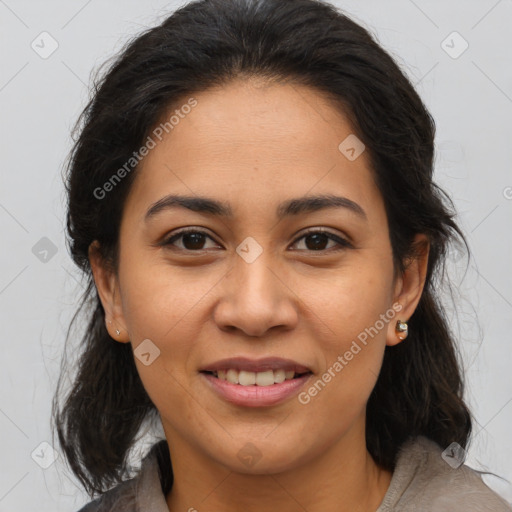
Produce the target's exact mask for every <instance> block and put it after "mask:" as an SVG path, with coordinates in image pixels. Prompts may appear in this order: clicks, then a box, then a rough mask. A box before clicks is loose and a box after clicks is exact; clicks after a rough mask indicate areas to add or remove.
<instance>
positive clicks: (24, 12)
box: [0, 0, 512, 512]
mask: <svg viewBox="0 0 512 512" xmlns="http://www.w3.org/2000/svg"><path fill="white" fill-rule="evenodd" d="M383 4H384V2H382V1H377V0H376V1H365V2H358V1H355V0H351V1H339V2H336V5H338V6H340V7H341V8H343V9H345V10H346V12H347V13H348V14H349V15H350V16H352V17H353V18H354V19H355V20H356V21H358V22H359V23H361V24H363V26H365V27H366V28H369V29H370V31H371V32H372V33H373V34H374V35H376V36H377V38H378V40H379V41H380V42H381V44H382V45H383V46H384V47H385V48H386V49H387V50H388V51H389V52H391V54H392V55H393V56H394V57H395V58H396V59H397V60H398V62H399V63H400V65H401V67H402V69H403V70H404V71H405V72H406V73H407V74H408V76H409V77H410V78H411V80H412V82H413V83H414V84H416V86H417V90H418V91H419V93H420V95H421V96H422V98H423V99H424V101H425V103H426V104H427V106H428V108H429V109H430V111H431V112H432V115H433V116H434V118H435V120H436V123H437V139H436V141H437V157H436V176H437V180H438V182H439V183H440V184H441V185H442V186H444V187H445V188H446V189H447V190H448V191H449V193H450V194H451V195H452V197H453V199H454V201H455V203H456V206H457V208H458V211H459V213H460V217H459V221H460V223H461V225H462V227H463V228H464V230H465V232H466V234H467V237H468V240H469V243H470V245H471V248H472V251H473V255H474V260H473V261H472V262H471V264H470V266H469V269H468V271H467V273H466V274H465V275H464V267H465V265H464V260H460V259H459V256H458V255H457V253H454V254H453V255H452V256H453V258H452V261H451V263H450V275H451V277H452V280H453V282H454V286H455V292H456V297H457V298H458V300H459V305H460V307H459V310H458V313H457V314H455V312H453V311H452V309H449V315H450V318H451V319H452V321H453V327H454V329H455V331H456V332H457V333H458V335H459V338H460V341H461V350H462V353H463V355H464V360H465V367H466V372H467V379H468V395H467V396H468V400H469V403H470V404H471V406H472V407H473V410H474V414H475V417H476V423H475V435H474V439H473V444H472V447H471V449H470V451H469V453H468V459H467V461H468V464H470V465H471V466H473V467H476V468H483V469H488V470H491V471H493V472H494V473H496V474H498V475H501V476H502V477H503V478H505V479H507V480H508V481H512V464H511V462H510V461H511V460H512V441H511V439H510V426H511V424H512V421H511V420H512V386H511V377H510V375H511V366H512V365H511V363H512V351H511V345H512V337H511V334H510V333H511V330H512V271H511V268H510V262H511V258H510V254H511V253H512V229H511V221H512V172H511V162H512V144H511V140H510V139H511V132H512V130H511V128H510V119H511V116H512V66H511V56H510V48H511V47H512V31H511V30H510V27H511V26H512V2H511V1H510V0H500V1H496V0H485V1H484V0H481V1H467V0H465V1H462V0H460V1H440V0H439V1H432V2H425V1H423V2H419V0H418V1H416V2H414V1H412V0H393V1H387V2H385V6H384V5H383ZM178 5H181V3H180V4H178V3H176V2H164V1H156V0H154V1H146V2H137V1H134V0H130V1H126V0H125V1H122V2H121V1H120V0H116V1H110V2H108V3H107V2H105V1H100V0H89V1H86V0H68V1H63V0H61V1H56V0H52V1H45V2H36V1H35V0H32V1H28V0H25V1H23V0H6V1H3V0H0V51H1V62H0V70H1V72H0V73H1V74H0V108H1V118H0V119H1V121H0V129H1V133H0V138H1V141H2V146H1V147H2V159H1V166H0V167H1V171H0V172H1V186H0V225H1V236H2V241H1V244H2V251H1V256H0V257H1V260H0V262H1V266H0V268H1V270H0V311H1V315H2V317H1V327H2V341H1V347H2V358H1V362H2V370H1V372H0V386H1V389H2V395H1V402H0V433H1V437H0V453H1V462H2V464H1V466H0V472H1V479H0V512H5V511H12V510H29V509H30V510H35V509H36V508H37V510H39V511H42V512H44V511H52V512H57V511H74V510H77V509H78V508H79V507H80V506H81V505H82V504H83V503H85V502H86V501H88V499H87V497H86V496H85V495H84V493H83V492H81V491H80V490H79V488H78V487H77V485H76V481H75V480H74V479H73V477H72V476H71V474H70V472H69V470H67V469H66V466H65V465H64V464H63V457H62V456H60V457H57V460H56V462H55V463H53V464H51V465H50V466H49V467H48V468H47V469H43V468H42V467H40V465H41V464H43V465H46V464H50V463H51V460H52V459H51V455H52V453H53V452H52V448H51V447H50V446H48V445H44V444H43V445H41V443H44V442H47V443H50V444H51V443H52V437H51V433H50V423H49V418H50V405H51V397H52V393H53V390H54V388H55V385H56V380H57V376H58V371H59V364H60V358H61V354H62V351H63V342H64V336H65V331H66V328H67V325H68V323H69V320H70V319H71V315H72V314H73V312H74V310H75V308H76V306H77V302H78V298H79V295H80V293H81V291H82V288H81V286H82V285H81V284H80V277H79V275H78V274H77V273H76V271H75V269H74V268H73V264H72V262H71V260H70V258H69V256H68V255H67V251H66V246H65V241H64V234H63V227H64V224H63V215H64V204H65V201H64V192H63V186H62V179H61V172H62V168H63V162H64V159H65V157H66V156H67V154H68V151H69V149H70V147H71V138H70V130H71V127H72V125H73V123H74V121H75V120H76V118H77V116H78V114H79V113H80V111H81V109H82V108H83V106H84V105H85V102H86V100H87V98H88V84H89V77H90V73H91V71H92V70H95V69H96V68H97V67H98V65H99V64H101V63H102V62H103V61H104V60H105V59H106V58H108V57H110V56H111V55H113V54H114V53H115V52H116V51H118V50H119V49H120V48H121V45H122V44H123V43H124V42H125V41H127V40H128V38H130V37H131V36H132V35H134V34H136V33H138V32H140V31H141V30H143V29H145V28H147V27H150V26H154V25H155V24H156V23H157V22H159V20H161V19H163V17H164V16H165V15H166V14H167V13H169V12H170V11H172V10H173V9H174V8H175V7H176V6H178ZM44 31H46V32H48V33H49V34H50V35H51V38H53V39H54V40H55V41H56V42H57V43H58V48H57V49H56V51H55V52H54V53H53V54H51V55H50V56H48V57H47V58H42V57H41V56H40V54H41V53H42V52H43V51H49V50H50V49H51V44H55V43H52V39H51V38H50V37H49V36H40V34H41V33H42V32H44ZM454 31H456V32H458V33H459V34H460V36H458V35H450V34H452V32H454ZM447 38H448V39H447ZM41 39H43V42H41ZM33 41H35V42H34V46H36V45H38V46H36V48H37V49H38V51H39V53H36V51H35V50H34V49H33V48H32V47H31V44H32V42H33ZM443 41H445V43H443ZM464 41H467V44H468V45H469V46H468V48H467V49H466V50H465V51H464V52H463V53H461V54H460V55H459V53H460V52H461V50H462V49H463V48H464V46H465V43H464ZM43 46H44V48H43ZM43 237H46V238H47V239H49V240H50V241H51V242H48V240H43V241H41V239H42V238H43ZM34 247H35V248H34ZM45 250H47V251H48V252H47V253H45V252H44V251H45ZM52 250H53V252H55V251H56V253H55V254H53V252H52ZM463 278H464V279H463ZM462 279H463V280H462ZM461 281H462V282H461ZM476 317H478V319H479V321H478V323H477V321H476ZM56 449H57V451H58V447H56ZM34 450H35V451H34ZM31 454H33V457H32V456H31ZM486 481H487V482H488V484H489V485H491V486H492V487H493V488H495V489H496V490H498V491H499V492H500V493H501V494H502V495H504V496H505V497H506V498H507V499H508V500H509V501H511V502H512V487H511V485H510V484H509V483H507V482H506V481H503V480H500V479H498V478H496V477H486Z"/></svg>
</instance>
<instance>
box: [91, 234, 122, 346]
mask: <svg viewBox="0 0 512 512" xmlns="http://www.w3.org/2000/svg"><path fill="white" fill-rule="evenodd" d="M88 254H89V263H90V265H91V270H92V274H93V277H94V283H95V285H96V290H97V291H98V296H99V298H100V301H101V305H102V306H103V310H104V311H105V327H106V329H107V331H108V333H109V334H110V337H111V338H113V339H114V340H116V341H119V342H121V343H128V342H129V341H130V339H129V336H128V331H127V330H126V325H125V321H124V316H123V311H122V304H121V300H120V293H119V286H118V280H117V276H116V275H115V272H114V271H113V270H112V269H111V268H110V267H109V266H108V264H107V263H106V262H105V260H104V258H103V256H102V254H101V249H100V245H99V242H98V241H97V240H95V241H94V242H92V243H91V245H90V246H89V251H88Z"/></svg>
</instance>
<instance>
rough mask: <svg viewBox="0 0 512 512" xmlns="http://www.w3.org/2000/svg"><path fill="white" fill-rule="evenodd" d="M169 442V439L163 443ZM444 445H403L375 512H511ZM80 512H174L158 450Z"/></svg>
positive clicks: (419, 441) (420, 440)
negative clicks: (452, 461)
mask: <svg viewBox="0 0 512 512" xmlns="http://www.w3.org/2000/svg"><path fill="white" fill-rule="evenodd" d="M161 442H165V441H161ZM441 453H442V451H441V449H440V448H439V446H438V445H437V444H436V443H434V442H432V441H430V440H428V439H426V438H425V437H418V438H416V439H414V440H412V441H409V442H407V443H406V444H404V446H403V447H402V449H401V451H400V453H399V456H398V459H397V464H396V467H395V471H394V472H393V476H392V479H391V483H390V486H389V488H388V491H387V492H386V495H385V496H384V499H383V500H382V503H381V504H380V506H379V508H378V509H377V510H376V511H375V512H412V511H413V512H487V511H489V512H512V507H511V505H509V504H507V503H506V502H505V501H504V500H503V499H502V498H500V497H499V496H498V495H497V494H496V493H494V492H493V491H492V490H491V489H489V487H487V486H486V485H485V483H484V482H483V480H482V479H481V477H480V475H479V474H478V473H477V472H476V471H474V470H472V469H470V468H469V467H467V466H465V465H462V466H459V467H458V468H456V469H455V468H454V467H452V465H453V466H455V465H456V464H452V465H450V464H448V462H446V461H445V460H444V459H443V457H442V456H441ZM79 512H169V509H168V508H167V504H166V502H165V496H164V493H163V491H162V484H161V481H160V476H159V467H158V461H157V458H156V455H155V453H154V450H151V451H150V452H149V454H148V455H147V456H146V457H145V458H144V459H143V461H142V466H141V470H140V472H139V474H138V475H137V476H136V477H135V478H132V479H131V480H127V481H125V482H123V483H122V484H120V485H118V486H117V487H115V488H114V489H111V490H110V491H108V492H106V493H105V494H103V495H102V496H100V497H99V498H97V499H96V500H94V501H92V502H90V503H89V504H87V505H86V506H85V507H84V508H82V509H80V511H79Z"/></svg>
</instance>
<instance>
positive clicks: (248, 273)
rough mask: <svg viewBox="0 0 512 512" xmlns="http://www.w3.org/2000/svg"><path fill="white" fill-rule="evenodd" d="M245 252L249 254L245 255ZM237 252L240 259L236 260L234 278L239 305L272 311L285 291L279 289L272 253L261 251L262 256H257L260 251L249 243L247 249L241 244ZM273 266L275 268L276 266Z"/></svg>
mask: <svg viewBox="0 0 512 512" xmlns="http://www.w3.org/2000/svg"><path fill="white" fill-rule="evenodd" d="M247 247H248V250H247ZM244 250H247V252H246V253H244V252H243V251H244ZM237 252H238V253H239V258H237V259H236V260H235V266H234V269H233V276H232V279H233V283H234V288H233V289H234V291H235V294H236V300H237V304H239V305H240V306H244V307H250V306H251V305H252V306H254V307H258V308H259V309H262V310H263V309H266V310H269V311H271V310H272V309H274V308H275V306H276V302H277V301H278V300H279V297H278V295H280V294H282V292H283V290H279V289H278V288H279V287H278V286H277V284H278V283H277V282H276V281H278V280H277V278H276V276H275V271H272V270H271V268H272V261H271V255H270V251H268V250H265V251H263V250H261V252H260V254H257V252H259V251H257V249H256V248H255V247H251V246H250V242H249V244H248V246H245V247H244V246H243V245H242V244H240V246H239V248H238V249H237ZM240 253H241V255H240ZM246 256H247V257H246ZM273 266H274V267H275V264H274V265H273Z"/></svg>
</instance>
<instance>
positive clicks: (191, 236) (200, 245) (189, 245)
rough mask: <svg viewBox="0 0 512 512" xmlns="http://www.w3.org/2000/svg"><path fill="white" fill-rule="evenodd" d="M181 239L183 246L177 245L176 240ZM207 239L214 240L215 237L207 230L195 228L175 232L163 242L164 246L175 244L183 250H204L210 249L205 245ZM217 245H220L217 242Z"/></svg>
mask: <svg viewBox="0 0 512 512" xmlns="http://www.w3.org/2000/svg"><path fill="white" fill-rule="evenodd" d="M180 239H181V246H177V245H176V244H175V242H176V241H177V240H180ZM207 239H210V240H212V241H214V240H213V238H212V237H211V236H209V235H208V233H207V232H206V231H200V230H198V229H194V228H188V229H184V230H182V231H179V232H178V233H176V234H174V235H173V236H171V237H169V238H167V239H166V240H164V241H163V242H162V245H164V246H174V247H176V248H177V249H181V250H183V251H203V250H205V249H208V247H205V246H204V245H205V242H206V240H207ZM216 247H218V245H217V244H216Z"/></svg>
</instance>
